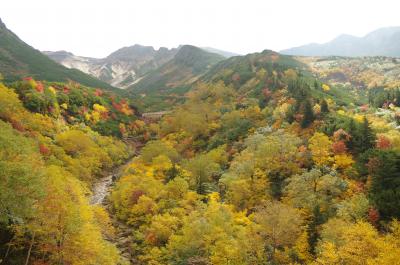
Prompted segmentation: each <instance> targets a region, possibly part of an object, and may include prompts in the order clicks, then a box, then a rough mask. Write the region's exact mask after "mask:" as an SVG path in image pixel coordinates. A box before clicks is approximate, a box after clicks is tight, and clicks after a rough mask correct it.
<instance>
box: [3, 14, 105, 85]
mask: <svg viewBox="0 0 400 265" xmlns="http://www.w3.org/2000/svg"><path fill="white" fill-rule="evenodd" d="M0 73H1V74H2V75H3V76H4V78H5V80H6V81H15V80H19V79H21V78H23V77H26V76H32V77H34V78H35V79H38V80H47V81H62V82H65V81H68V80H73V81H76V82H78V83H81V84H82V85H86V86H91V87H99V88H108V89H111V88H112V86H111V85H109V84H107V83H105V82H103V81H100V80H98V79H96V78H94V77H92V76H89V75H87V74H85V73H82V72H81V71H78V70H75V69H68V68H66V67H64V66H62V65H60V64H58V63H55V62H54V61H52V60H51V59H49V58H48V57H47V56H45V55H43V54H42V53H41V52H40V51H38V50H36V49H34V48H32V47H31V46H29V45H28V44H26V43H25V42H23V41H22V40H21V39H19V38H18V36H17V35H15V34H14V33H13V32H11V31H10V30H9V29H7V27H6V26H5V24H4V23H3V22H2V21H1V20H0Z"/></svg>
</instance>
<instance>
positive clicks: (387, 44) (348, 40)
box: [281, 27, 400, 57]
mask: <svg viewBox="0 0 400 265" xmlns="http://www.w3.org/2000/svg"><path fill="white" fill-rule="evenodd" d="M399 47H400V27H387V28H380V29H377V30H375V31H372V32H370V33H368V34H367V35H365V36H364V37H356V36H352V35H348V34H342V35H339V36H338V37H336V38H335V39H333V40H332V41H330V42H327V43H323V44H313V45H311V44H308V45H303V46H299V47H295V48H291V49H286V50H282V51H281V53H283V54H288V55H300V56H331V55H337V56H348V57H357V56H389V57H399V56H400V48H399Z"/></svg>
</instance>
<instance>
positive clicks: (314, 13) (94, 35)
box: [0, 0, 400, 57]
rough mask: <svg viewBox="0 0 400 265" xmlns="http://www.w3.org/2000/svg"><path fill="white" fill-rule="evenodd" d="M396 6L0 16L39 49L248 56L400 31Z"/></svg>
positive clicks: (347, 3) (63, 6) (176, 3)
mask: <svg viewBox="0 0 400 265" xmlns="http://www.w3.org/2000/svg"><path fill="white" fill-rule="evenodd" d="M399 8H400V2H398V1H396V0H380V1H369V0H368V1H359V0H303V1H300V0H275V1H269V0H246V1H239V0H201V1H191V0H171V1H168V0H142V1H137V0H112V1H99V0H98V1H95V0H86V1H85V0H57V1H54V0H53V1H51V0H36V1H29V0H12V1H11V0H2V3H1V4H0V17H1V18H2V19H3V21H4V22H5V23H6V24H7V26H8V27H9V28H10V29H11V30H13V31H14V32H15V33H16V34H17V35H19V36H20V37H21V38H22V39H23V40H25V41H26V42H27V43H29V44H31V45H32V46H34V47H35V48H38V49H41V50H61V49H62V50H68V51H71V52H73V53H75V54H78V55H85V56H95V57H102V56H106V55H108V54H109V53H110V52H112V51H114V50H116V49H118V48H120V47H122V46H129V45H133V44H135V43H139V44H144V45H152V46H156V47H159V46H166V47H176V46H178V45H179V44H193V45H197V46H210V47H215V48H219V49H225V50H228V51H233V52H239V53H249V52H255V51H261V50H263V49H274V50H281V49H284V48H289V47H292V46H298V45H302V44H305V43H309V42H326V41H329V40H330V39H332V38H334V37H335V36H337V35H339V34H342V33H347V34H353V35H357V36H362V35H364V34H366V33H368V32H369V31H372V30H374V29H377V28H379V27H385V26H399V25H400V17H399V16H398V10H399Z"/></svg>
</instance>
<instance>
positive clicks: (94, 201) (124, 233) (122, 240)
mask: <svg viewBox="0 0 400 265" xmlns="http://www.w3.org/2000/svg"><path fill="white" fill-rule="evenodd" d="M131 160H132V159H129V160H128V162H127V163H125V164H123V165H121V166H119V167H117V168H116V170H114V171H113V172H112V173H110V174H109V175H107V176H105V177H102V178H100V179H99V180H98V181H97V182H96V183H95V184H94V186H93V189H92V196H91V197H90V200H89V202H90V204H91V205H101V206H102V207H104V208H105V209H106V210H107V211H108V213H109V214H110V217H111V221H112V225H113V227H114V228H115V231H116V233H115V236H114V237H113V238H106V240H108V241H110V242H112V243H114V244H115V245H116V247H117V248H118V250H119V251H120V254H121V257H122V259H123V260H124V261H125V262H129V263H130V264H135V263H136V262H135V258H134V257H133V256H132V254H131V253H132V252H133V251H131V249H130V242H131V235H132V230H131V228H130V227H129V226H127V225H125V224H124V223H122V222H120V221H118V220H117V219H116V218H115V217H114V216H113V214H112V213H111V209H110V204H109V201H108V199H107V197H108V196H109V194H110V193H111V191H112V189H113V185H114V182H115V181H117V179H118V178H119V177H120V176H121V174H122V173H123V170H124V168H125V167H126V166H127V165H129V164H130V162H131ZM124 264H125V263H124Z"/></svg>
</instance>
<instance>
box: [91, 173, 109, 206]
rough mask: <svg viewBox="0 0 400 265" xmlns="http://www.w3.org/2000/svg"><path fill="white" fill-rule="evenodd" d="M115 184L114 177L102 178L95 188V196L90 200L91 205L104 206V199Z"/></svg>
mask: <svg viewBox="0 0 400 265" xmlns="http://www.w3.org/2000/svg"><path fill="white" fill-rule="evenodd" d="M112 184H113V175H109V176H106V177H104V178H101V179H100V180H99V181H98V182H97V183H96V184H95V185H94V187H93V194H92V197H91V198H90V204H92V205H98V204H103V202H104V199H105V198H106V197H107V195H108V194H109V193H110V190H111V186H112Z"/></svg>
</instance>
